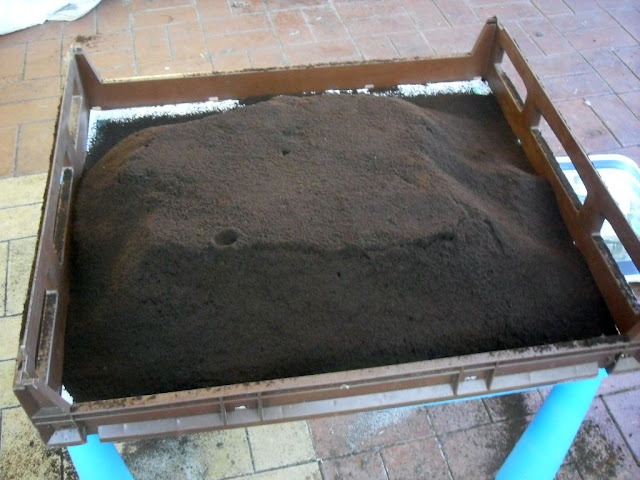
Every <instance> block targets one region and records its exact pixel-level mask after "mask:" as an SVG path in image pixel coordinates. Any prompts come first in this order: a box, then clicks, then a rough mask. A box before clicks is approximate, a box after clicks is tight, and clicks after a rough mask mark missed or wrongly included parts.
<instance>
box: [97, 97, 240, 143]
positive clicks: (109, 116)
mask: <svg viewBox="0 0 640 480" xmlns="http://www.w3.org/2000/svg"><path fill="white" fill-rule="evenodd" d="M239 107H242V104H241V103H240V101H239V100H209V101H206V102H198V103H178V104H174V105H154V106H149V107H133V108H115V109H113V110H99V109H92V110H91V113H90V115H89V131H88V133H87V146H90V145H91V143H92V142H93V138H94V137H95V134H96V124H97V122H98V121H103V120H134V119H139V118H147V117H158V116H164V115H171V116H181V115H194V114H199V113H216V112H226V111H228V110H233V109H235V108H239Z"/></svg>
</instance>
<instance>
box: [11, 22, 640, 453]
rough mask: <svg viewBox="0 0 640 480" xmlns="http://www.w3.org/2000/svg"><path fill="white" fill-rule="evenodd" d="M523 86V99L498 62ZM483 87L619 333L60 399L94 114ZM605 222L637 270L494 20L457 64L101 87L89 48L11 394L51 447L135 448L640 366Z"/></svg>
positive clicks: (638, 253)
mask: <svg viewBox="0 0 640 480" xmlns="http://www.w3.org/2000/svg"><path fill="white" fill-rule="evenodd" d="M505 54H506V55H507V56H508V57H509V59H510V61H511V63H512V64H513V66H514V67H515V70H516V71H517V73H518V75H519V77H520V78H519V79H518V80H521V82H522V84H524V87H525V88H526V98H524V99H522V98H521V97H520V95H519V94H518V91H517V90H516V88H515V87H514V86H513V83H512V82H511V80H510V78H509V77H508V76H507V75H506V74H505V73H504V70H503V66H502V62H503V58H504V55H505ZM476 77H482V78H484V79H486V80H487V81H488V83H489V85H490V87H491V90H492V91H493V93H494V95H495V96H496V98H497V100H498V103H499V105H500V107H501V109H502V111H503V113H504V115H505V118H506V120H507V121H508V123H509V125H510V126H511V128H512V130H513V132H514V133H515V135H516V136H517V137H518V138H519V139H520V141H521V142H522V147H523V149H524V150H525V152H526V154H527V157H528V159H529V160H530V162H531V164H532V165H533V167H534V168H535V169H536V171H537V172H538V173H539V174H540V175H542V176H544V177H545V178H546V179H547V180H548V181H549V183H550V184H551V186H552V188H553V191H554V193H555V195H556V198H557V202H558V207H559V210H560V212H561V214H562V216H563V218H564V221H565V223H566V225H567V228H568V230H569V232H570V234H571V235H572V237H573V239H574V241H575V243H576V245H577V246H578V248H579V249H580V251H581V252H582V254H583V255H584V257H585V259H586V261H587V263H588V265H589V267H590V269H591V272H592V273H593V276H594V278H595V281H596V283H597V285H598V287H599V289H600V291H601V293H602V295H603V297H604V298H605V300H606V302H607V305H608V307H609V309H610V311H611V314H612V316H613V318H614V320H615V322H616V324H617V326H618V329H619V331H620V332H621V334H620V335H616V336H611V337H606V338H599V339H592V340H589V341H575V342H573V343H571V344H562V345H546V346H543V347H532V348H527V349H518V350H506V351H499V352H486V353H481V354H474V355H466V356H460V357H451V358H443V359H436V360H427V361H422V362H414V363H407V364H402V365H389V366H384V367H377V368H370V369H361V370H353V371H345V372H337V373H328V374H320V375H311V376H305V377H297V378H285V379H278V380H271V381H267V382H253V383H250V384H242V385H229V386H212V387H210V388H202V389H197V390H190V391H179V392H170V393H158V394H154V395H145V396H142V397H131V398H119V399H111V400H103V401H93V402H82V403H76V404H73V405H70V404H69V403H68V402H66V401H65V400H64V399H63V398H62V397H61V395H60V392H61V387H62V385H61V379H62V367H63V355H64V351H63V350H64V329H65V316H66V310H67V304H68V295H69V292H68V291H69V276H70V274H71V272H70V269H69V248H70V247H69V243H70V242H68V232H69V220H70V218H69V214H70V211H71V199H72V193H73V191H74V188H75V186H76V184H77V181H78V179H79V177H80V175H81V173H82V169H83V164H84V159H85V146H86V142H87V129H88V119H89V111H90V110H91V109H92V108H98V107H99V108H102V109H112V108H126V107H134V106H145V105H157V104H170V103H183V102H197V101H204V100H208V99H210V98H211V97H217V98H218V99H220V100H223V99H228V98H232V99H243V98H250V97H260V96H267V95H277V94H294V95H295V94H300V93H302V92H305V91H324V90H327V89H355V88H360V87H362V86H364V85H370V84H373V85H374V86H375V87H376V88H387V87H392V86H395V85H398V84H403V83H425V82H439V81H453V80H470V79H473V78H476ZM541 118H544V120H545V121H546V123H547V124H548V125H549V126H550V127H551V129H552V130H553V132H554V134H555V135H556V136H557V138H558V140H559V141H560V143H561V144H562V145H563V147H564V149H565V150H566V152H567V154H568V155H569V157H570V158H571V160H572V162H573V163H574V165H575V166H576V169H577V171H578V172H579V174H580V176H581V178H582V180H583V182H584V184H585V185H586V188H587V191H588V194H587V197H586V199H585V202H584V204H583V205H580V204H579V202H578V201H577V199H576V197H575V195H573V193H572V190H571V187H570V186H569V185H568V183H567V182H566V180H565V177H564V175H563V174H562V172H561V171H560V170H559V167H558V166H557V164H556V162H555V161H554V160H553V155H552V154H551V152H550V150H549V148H548V146H547V144H546V141H545V139H544V138H543V137H542V135H541V133H540V129H539V123H540V119H541ZM605 219H606V220H608V221H609V222H610V223H611V224H612V226H613V228H614V229H615V231H616V233H617V234H618V236H619V238H620V240H621V242H622V244H623V245H624V247H625V248H626V250H627V252H628V253H629V255H630V257H631V258H632V260H633V262H634V264H635V265H636V266H640V241H639V240H638V238H637V237H636V235H635V233H634V232H633V230H632V229H631V227H630V226H629V224H628V223H627V221H626V218H625V217H624V215H623V214H622V212H621V211H620V209H619V208H618V207H617V205H616V203H615V202H614V201H613V199H612V198H611V195H610V194H609V192H608V191H607V190H606V188H605V187H604V185H603V183H602V181H601V179H600V177H599V175H598V174H597V172H596V171H595V169H594V168H593V166H592V165H591V164H590V162H589V161H588V158H587V156H586V155H585V153H584V151H583V149H582V148H581V147H580V145H579V144H578V143H577V142H576V140H575V138H574V137H573V136H572V135H571V132H570V131H569V129H568V128H567V126H566V124H565V122H564V121H563V120H562V118H561V117H560V115H559V114H558V112H557V110H556V109H555V107H554V106H553V104H552V102H551V100H550V99H549V97H548V96H547V94H546V93H545V92H544V90H543V88H542V87H541V85H540V82H539V81H538V79H537V78H536V77H535V75H534V74H533V73H532V72H531V69H530V68H529V66H528V65H527V63H526V61H525V60H524V57H523V55H522V53H521V52H520V50H519V49H518V47H517V45H516V44H515V42H514V41H513V40H512V39H511V37H510V36H509V35H508V33H507V32H506V31H505V29H504V28H503V27H502V26H501V25H500V23H499V22H498V21H497V20H496V19H495V18H493V19H489V20H488V21H487V23H486V25H485V27H484V29H483V30H482V32H481V33H480V36H479V38H478V40H477V42H476V44H475V46H474V48H473V50H472V52H471V53H470V54H466V55H459V56H455V57H448V58H431V59H416V60H399V61H392V62H368V63H354V64H342V65H321V66H313V67H302V68H287V69H272V70H259V71H246V72H240V73H230V74H213V75H201V76H174V77H163V78H151V79H131V80H126V81H117V82H108V83H107V82H102V81H101V80H100V79H99V77H98V75H97V73H96V72H95V70H94V69H93V67H92V66H91V64H90V62H89V60H88V59H87V57H86V56H85V55H84V54H83V52H82V51H81V50H80V49H75V50H74V51H73V52H72V58H71V62H70V64H69V71H68V75H67V80H66V87H65V90H64V95H63V99H62V105H61V108H60V113H59V117H58V127H57V134H56V141H55V147H54V153H53V159H52V166H51V170H50V174H49V180H48V189H47V195H46V201H45V207H44V213H43V218H42V224H41V226H40V234H39V237H38V247H37V249H36V260H35V264H34V268H33V272H32V276H31V282H30V290H29V295H28V302H27V309H26V313H25V316H24V319H23V328H22V334H21V341H20V350H19V353H18V360H17V364H16V374H15V383H14V391H15V394H16V396H17V397H18V399H19V400H20V403H21V404H22V406H23V408H24V410H25V411H26V413H27V414H28V415H29V417H30V419H31V421H32V422H33V423H34V425H35V426H36V428H37V429H38V431H39V433H40V435H41V437H42V439H43V441H44V442H45V443H47V445H50V446H53V445H75V444H81V443H84V441H85V440H86V435H87V434H92V433H98V434H99V435H100V438H101V439H102V440H106V441H110V440H128V439H138V438H145V437H152V436H161V435H174V434H181V433H185V432H197V431H203V430H210V429H219V428H230V427H237V426H244V425H255V424H264V423H272V422H278V421H286V420H293V419H300V418H309V417H313V416H319V415H327V414H335V413H339V412H350V411H359V410H367V409H369V410H370V409H376V408H382V407H390V406H399V405H411V404H419V403H426V402H433V401H442V400H447V399H452V398H466V397H472V396H477V395H486V394H491V393H498V392H507V391H512V390H517V389H523V388H529V387H535V386H539V385H548V384H553V383H558V382H563V381H569V380H577V379H582V378H588V377H592V376H595V375H596V374H597V371H598V368H599V367H606V368H607V369H609V370H610V371H621V370H628V369H635V368H638V367H639V366H640V364H639V363H638V362H637V361H636V360H635V359H634V357H635V358H638V357H640V321H639V306H638V302H637V300H636V297H635V296H634V294H633V292H632V291H631V289H630V288H629V286H628V285H627V283H626V282H625V280H624V278H623V277H622V275H621V273H620V271H619V269H618V267H617V265H616V264H615V262H614V261H613V258H612V257H611V255H610V254H609V251H608V250H607V248H606V246H605V245H604V242H603V241H602V239H601V238H600V236H599V231H600V228H601V226H602V223H603V222H604V220H605Z"/></svg>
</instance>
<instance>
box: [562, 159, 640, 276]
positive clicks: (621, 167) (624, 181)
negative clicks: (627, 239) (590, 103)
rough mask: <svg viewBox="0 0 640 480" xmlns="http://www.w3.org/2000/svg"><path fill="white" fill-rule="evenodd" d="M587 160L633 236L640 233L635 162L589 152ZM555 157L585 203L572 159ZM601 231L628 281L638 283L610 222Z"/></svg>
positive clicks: (639, 185)
mask: <svg viewBox="0 0 640 480" xmlns="http://www.w3.org/2000/svg"><path fill="white" fill-rule="evenodd" d="M589 159H590V160H591V163H593V166H594V167H595V168H596V170H597V171H598V173H599V174H600V177H602V180H603V181H604V183H605V185H606V186H607V188H608V189H609V191H610V192H611V195H612V196H613V198H614V200H615V201H616V203H617V204H618V206H619V207H620V210H622V213H624V214H625V216H626V217H627V220H628V221H629V224H630V225H631V227H632V228H633V230H634V231H635V232H636V235H638V234H640V168H638V165H636V163H635V162H634V161H633V160H631V159H630V158H629V157H625V156H624V155H618V154H605V155H589ZM556 160H557V161H558V164H559V165H560V168H561V169H562V171H563V172H564V174H565V175H566V177H567V179H568V180H569V183H570V184H571V186H572V187H573V190H574V191H575V192H576V195H577V196H578V198H579V199H580V202H581V203H584V199H585V196H586V194H587V192H586V189H585V186H584V184H583V183H582V180H581V179H580V176H579V175H578V172H577V171H576V169H575V167H574V166H573V164H572V163H571V160H569V157H557V158H556ZM600 234H601V235H602V239H603V240H604V241H605V243H606V244H607V247H609V250H610V251H611V255H613V258H614V259H615V261H616V262H617V264H618V267H620V271H621V272H622V274H623V275H624V276H625V278H626V279H627V281H628V282H640V272H638V269H636V267H635V265H634V264H633V262H632V261H631V258H629V255H628V254H627V252H626V250H625V249H624V247H623V246H622V244H621V243H620V241H619V240H618V236H617V235H616V234H615V232H614V231H613V228H611V225H610V224H609V222H607V221H605V222H604V225H603V226H602V230H601V231H600Z"/></svg>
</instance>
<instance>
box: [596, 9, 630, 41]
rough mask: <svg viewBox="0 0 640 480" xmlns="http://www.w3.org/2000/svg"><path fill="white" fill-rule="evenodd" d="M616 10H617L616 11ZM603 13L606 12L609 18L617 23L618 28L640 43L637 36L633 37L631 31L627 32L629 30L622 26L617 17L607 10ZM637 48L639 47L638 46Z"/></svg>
mask: <svg viewBox="0 0 640 480" xmlns="http://www.w3.org/2000/svg"><path fill="white" fill-rule="evenodd" d="M614 10H615V9H614ZM602 11H603V12H605V13H606V14H607V15H609V17H610V18H611V19H613V21H614V22H616V24H618V26H619V27H620V28H621V29H622V30H623V31H624V32H625V33H626V34H627V35H629V36H630V37H631V38H633V39H634V40H636V42H638V39H637V38H636V37H635V35H633V34H632V33H631V32H630V31H629V30H627V28H626V27H625V26H624V25H622V24H621V23H620V22H619V21H618V19H617V18H616V17H614V16H613V15H611V13H609V11H608V10H606V9H605V8H603V9H602ZM636 46H637V45H636Z"/></svg>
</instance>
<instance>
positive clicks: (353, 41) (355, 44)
mask: <svg viewBox="0 0 640 480" xmlns="http://www.w3.org/2000/svg"><path fill="white" fill-rule="evenodd" d="M329 5H331V8H332V10H333V12H334V13H335V14H336V16H337V17H338V20H340V23H341V24H342V26H343V27H344V29H345V30H346V31H347V35H348V37H349V40H351V43H352V44H353V46H354V47H356V51H357V52H358V55H360V59H362V60H364V59H365V58H364V55H363V54H362V52H361V51H360V47H359V46H358V44H357V43H356V41H355V39H354V38H353V34H352V33H351V30H349V27H347V24H346V23H345V21H344V19H343V18H342V15H340V11H339V10H338V9H337V8H336V6H335V4H334V2H333V0H330V1H329Z"/></svg>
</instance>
